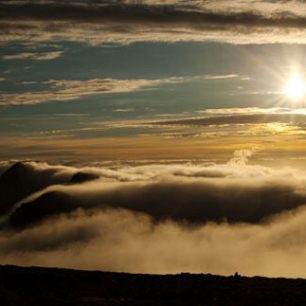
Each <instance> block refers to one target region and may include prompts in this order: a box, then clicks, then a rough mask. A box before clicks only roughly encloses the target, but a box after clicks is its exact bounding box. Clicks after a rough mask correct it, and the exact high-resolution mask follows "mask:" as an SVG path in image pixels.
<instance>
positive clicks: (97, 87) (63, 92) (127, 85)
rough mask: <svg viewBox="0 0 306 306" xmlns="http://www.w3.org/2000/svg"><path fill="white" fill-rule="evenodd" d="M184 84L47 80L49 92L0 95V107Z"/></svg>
mask: <svg viewBox="0 0 306 306" xmlns="http://www.w3.org/2000/svg"><path fill="white" fill-rule="evenodd" d="M180 82H184V78H180V77H172V78H165V79H153V80H149V79H134V80H133V79H131V80H118V79H110V78H106V79H89V80H49V81H47V82H44V84H45V85H48V86H50V88H49V90H45V91H33V92H21V93H0V105H27V104H39V103H45V102H48V101H68V100H74V99H78V98H80V97H82V96H87V95H96V94H108V93H121V92H131V91H137V90H140V89H143V88H152V87H154V86H162V85H164V84H176V83H180Z"/></svg>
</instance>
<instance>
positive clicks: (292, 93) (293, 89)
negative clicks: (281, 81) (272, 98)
mask: <svg viewBox="0 0 306 306" xmlns="http://www.w3.org/2000/svg"><path fill="white" fill-rule="evenodd" d="M285 95H286V96H288V97H289V98H291V99H292V100H294V101H299V100H301V99H302V98H303V97H304V96H305V95H306V84H305V81H304V80H303V79H302V78H301V77H300V76H298V75H296V76H292V77H291V78H290V79H289V80H288V81H287V83H286V85H285Z"/></svg>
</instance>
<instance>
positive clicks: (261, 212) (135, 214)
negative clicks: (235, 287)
mask: <svg viewBox="0 0 306 306" xmlns="http://www.w3.org/2000/svg"><path fill="white" fill-rule="evenodd" d="M252 154H253V152H252V151H247V150H242V151H237V152H235V155H234V157H233V158H232V159H231V160H230V161H229V162H228V163H226V164H214V163H202V164H199V163H198V164H193V163H182V164H147V165H145V164H144V165H134V166H133V165H118V166H116V165H115V164H114V165H110V166H99V167H97V166H87V167H82V168H78V167H77V168H76V167H71V166H69V167H68V166H51V165H48V164H43V163H34V162H27V163H23V164H19V166H16V165H15V166H14V167H10V166H9V164H7V163H5V164H3V165H2V166H3V167H2V168H3V169H4V170H3V171H5V169H6V172H4V174H2V181H1V183H2V184H3V180H6V181H7V177H8V174H10V175H11V176H15V177H16V179H18V180H19V181H20V184H19V185H20V186H27V185H28V184H29V182H30V183H31V182H33V177H36V178H39V177H40V178H43V177H44V179H43V181H44V182H49V183H47V185H48V184H53V185H50V186H49V187H44V186H37V185H36V187H35V186H33V184H32V183H31V184H32V189H31V190H30V191H29V192H28V193H27V194H23V195H22V196H21V198H23V199H22V200H20V199H19V200H17V201H13V202H14V203H13V202H12V203H11V210H10V212H8V214H9V215H7V214H6V217H5V215H3V218H2V219H3V220H2V230H1V231H0V262H1V263H13V264H22V265H44V266H61V267H73V268H84V269H102V270H112V271H129V272H148V273H174V272H182V271H189V272H211V273H221V274H229V273H234V272H235V271H239V272H240V273H243V274H250V275H252V274H253V275H254V274H262V275H270V276H280V275H282V276H305V274H304V273H303V272H302V271H304V269H303V266H304V256H305V253H306V249H305V246H304V245H305V243H304V232H305V218H306V212H305V206H304V204H305V203H306V189H305V183H306V177H305V175H304V174H303V173H302V172H301V171H298V170H295V169H291V168H283V169H272V168H268V167H263V166H259V165H248V160H249V158H251V157H252ZM16 167H17V170H18V171H17V170H16ZM21 168H22V170H20V169H21ZM3 177H4V179H3ZM29 178H32V180H29ZM40 180H41V179H40ZM54 183H55V184H56V185H54ZM30 193H32V194H30ZM224 254H226V256H224ZM285 263H286V264H285Z"/></svg>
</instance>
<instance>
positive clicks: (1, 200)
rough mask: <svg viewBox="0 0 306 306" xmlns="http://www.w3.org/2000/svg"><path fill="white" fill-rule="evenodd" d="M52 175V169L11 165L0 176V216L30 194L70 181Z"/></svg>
mask: <svg viewBox="0 0 306 306" xmlns="http://www.w3.org/2000/svg"><path fill="white" fill-rule="evenodd" d="M54 174H55V170H54V169H36V168H34V167H33V166H32V165H31V164H29V163H22V162H17V163H15V164H13V165H12V166H11V167H10V168H9V169H7V170H6V171H5V172H4V173H3V174H2V175H1V176H0V214H5V213H6V212H8V211H9V210H10V209H11V208H12V207H13V205H14V204H15V203H16V202H18V201H20V200H22V199H23V198H25V197H27V196H29V195H30V194H31V193H33V192H36V191H38V190H40V189H42V188H45V187H47V186H49V185H53V184H61V183H65V182H67V181H68V180H69V179H70V177H69V178H68V177H64V176H56V175H54Z"/></svg>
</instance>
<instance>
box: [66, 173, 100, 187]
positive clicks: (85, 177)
mask: <svg viewBox="0 0 306 306" xmlns="http://www.w3.org/2000/svg"><path fill="white" fill-rule="evenodd" d="M97 178H99V176H98V175H96V174H93V173H86V172H77V173H76V174H74V175H73V176H72V178H71V180H70V183H72V184H79V183H85V182H89V181H92V180H95V179H97Z"/></svg>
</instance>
